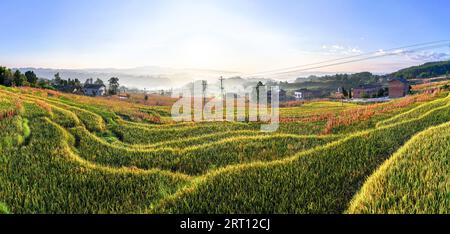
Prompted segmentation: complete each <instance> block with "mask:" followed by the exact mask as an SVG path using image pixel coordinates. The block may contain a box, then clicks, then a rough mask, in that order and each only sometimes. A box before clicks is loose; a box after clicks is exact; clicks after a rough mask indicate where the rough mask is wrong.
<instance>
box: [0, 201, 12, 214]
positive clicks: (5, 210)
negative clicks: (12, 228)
mask: <svg viewBox="0 0 450 234" xmlns="http://www.w3.org/2000/svg"><path fill="white" fill-rule="evenodd" d="M9 213H10V212H9V209H8V207H7V206H6V205H5V204H3V203H1V202H0V214H9Z"/></svg>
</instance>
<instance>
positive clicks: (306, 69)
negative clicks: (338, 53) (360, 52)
mask: <svg viewBox="0 0 450 234" xmlns="http://www.w3.org/2000/svg"><path fill="white" fill-rule="evenodd" d="M447 46H449V44H441V45H434V46H429V47H422V48H418V49H415V50H409V51H403V52H399V53H387V54H383V55H375V56H371V57H365V58H361V59H354V60H350V61H345V62H339V63H333V64H327V65H322V66H316V67H309V68H305V69H297V70H291V71H284V72H279V73H273V74H272V75H280V74H286V73H292V72H303V71H309V70H312V69H319V68H325V67H332V66H337V65H343V64H347V63H354V62H360V61H364V60H370V59H375V58H381V57H387V56H395V55H400V54H407V53H414V52H418V51H422V50H428V49H434V48H441V47H447Z"/></svg>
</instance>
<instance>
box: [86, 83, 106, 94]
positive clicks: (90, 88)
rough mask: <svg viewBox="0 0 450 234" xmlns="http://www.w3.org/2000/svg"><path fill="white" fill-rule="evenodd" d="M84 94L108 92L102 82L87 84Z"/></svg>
mask: <svg viewBox="0 0 450 234" xmlns="http://www.w3.org/2000/svg"><path fill="white" fill-rule="evenodd" d="M83 93H84V95H87V96H92V97H96V96H104V95H105V94H106V86H105V85H102V84H86V85H84V88H83Z"/></svg>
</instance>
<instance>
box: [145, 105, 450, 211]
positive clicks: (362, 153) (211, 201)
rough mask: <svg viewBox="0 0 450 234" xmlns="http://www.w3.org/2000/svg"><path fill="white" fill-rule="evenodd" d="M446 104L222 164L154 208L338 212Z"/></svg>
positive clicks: (441, 116) (441, 117) (441, 115)
mask: <svg viewBox="0 0 450 234" xmlns="http://www.w3.org/2000/svg"><path fill="white" fill-rule="evenodd" d="M449 107H450V104H447V105H446V106H444V107H440V108H436V109H434V110H432V111H429V112H428V113H426V114H424V115H422V116H420V117H418V118H412V119H409V120H404V121H403V122H400V123H397V124H394V125H389V126H387V127H383V128H378V129H375V130H370V131H366V132H361V133H357V134H353V135H350V136H348V137H346V138H344V139H342V140H339V141H337V142H332V143H330V144H328V145H325V146H323V147H319V148H317V149H311V150H308V151H304V152H302V153H300V154H297V155H295V156H294V157H290V158H286V159H284V160H278V161H272V162H267V163H262V162H258V163H252V164H246V165H237V166H231V167H227V168H224V169H221V170H218V171H214V172H212V173H209V174H207V175H205V176H203V177H201V178H199V179H198V180H196V183H194V184H192V186H189V187H187V188H185V189H182V190H180V191H178V192H177V193H175V194H174V195H171V196H168V197H166V198H165V199H163V200H162V201H161V202H160V203H159V204H157V205H155V206H153V207H152V208H151V209H150V210H149V211H150V212H155V213H342V212H344V211H345V210H346V209H347V207H348V206H349V204H350V201H351V199H352V197H353V196H354V195H355V194H356V192H357V191H358V190H359V188H360V186H361V185H362V184H363V182H364V181H365V179H366V177H367V176H369V175H371V174H372V172H373V171H374V170H375V169H376V168H377V167H378V166H379V165H381V164H382V163H383V162H384V161H385V160H386V159H387V158H389V156H390V155H391V154H392V153H394V152H395V151H396V150H397V149H399V148H400V147H401V146H402V145H403V144H404V143H405V142H406V141H407V140H409V139H410V138H411V137H412V136H413V135H414V134H416V133H418V132H420V131H423V130H425V129H427V128H428V127H430V126H434V125H437V124H441V123H445V122H447V121H450V108H449Z"/></svg>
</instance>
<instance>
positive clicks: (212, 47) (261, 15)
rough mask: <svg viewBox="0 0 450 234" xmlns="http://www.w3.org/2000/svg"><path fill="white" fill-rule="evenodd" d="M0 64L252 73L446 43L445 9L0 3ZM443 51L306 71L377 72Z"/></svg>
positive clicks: (115, 1)
mask: <svg viewBox="0 0 450 234" xmlns="http://www.w3.org/2000/svg"><path fill="white" fill-rule="evenodd" d="M1 8H2V10H1V16H0V28H1V29H2V32H1V34H0V51H1V52H0V64H1V65H3V66H8V67H45V68H131V67H141V66H161V67H171V68H196V69H213V70H223V71H234V72H241V73H243V74H252V73H258V72H261V71H265V70H271V69H279V68H284V67H292V66H297V65H302V64H309V63H314V62H320V61H323V60H329V59H335V58H341V57H345V56H351V55H358V54H362V53H367V52H371V51H380V53H382V52H383V50H386V49H389V48H396V47H402V46H407V45H412V44H417V43H423V42H429V41H437V40H447V39H450V30H449V28H450V14H449V13H448V9H450V2H449V1H446V0H441V1H439V0H430V1H416V0H396V1H392V0H378V1H373V0H190V1H188V0H127V1H125V0H39V1H38V0H2V1H1ZM449 55H450V47H442V48H435V49H432V50H431V49H430V50H425V51H420V52H416V53H409V54H398V55H395V56H389V57H385V58H379V59H375V60H370V61H362V62H356V63H351V64H345V65H339V66H333V67H326V68H320V69H316V70H317V71H321V72H358V71H365V70H368V71H372V72H375V73H385V72H391V71H395V70H396V69H399V68H402V67H405V66H409V65H416V64H421V63H424V62H427V61H434V60H444V59H449V58H450V56H449Z"/></svg>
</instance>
